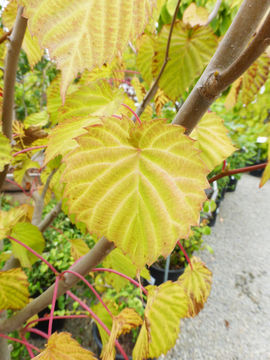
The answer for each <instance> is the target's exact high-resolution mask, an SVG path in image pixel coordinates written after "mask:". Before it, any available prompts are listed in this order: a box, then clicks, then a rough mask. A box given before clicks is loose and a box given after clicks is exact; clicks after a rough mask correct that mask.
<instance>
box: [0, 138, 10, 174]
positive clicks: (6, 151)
mask: <svg viewBox="0 0 270 360" xmlns="http://www.w3.org/2000/svg"><path fill="white" fill-rule="evenodd" d="M11 160H12V156H11V146H10V142H9V140H8V138H7V137H6V136H5V135H3V134H2V133H0V171H3V169H4V167H5V165H7V164H9V163H10V162H11Z"/></svg>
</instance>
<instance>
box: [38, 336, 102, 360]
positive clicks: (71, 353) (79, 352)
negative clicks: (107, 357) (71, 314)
mask: <svg viewBox="0 0 270 360" xmlns="http://www.w3.org/2000/svg"><path fill="white" fill-rule="evenodd" d="M33 360H97V358H96V357H95V355H94V354H93V353H92V352H91V351H89V350H86V349H84V348H82V347H81V346H80V344H79V343H78V342H77V341H76V340H74V339H72V337H71V334H69V333H67V332H61V333H59V334H58V333H57V332H55V333H53V334H52V335H51V336H50V337H49V340H48V343H47V344H46V348H45V350H43V351H42V352H41V353H40V354H39V355H37V356H36V357H34V359H33Z"/></svg>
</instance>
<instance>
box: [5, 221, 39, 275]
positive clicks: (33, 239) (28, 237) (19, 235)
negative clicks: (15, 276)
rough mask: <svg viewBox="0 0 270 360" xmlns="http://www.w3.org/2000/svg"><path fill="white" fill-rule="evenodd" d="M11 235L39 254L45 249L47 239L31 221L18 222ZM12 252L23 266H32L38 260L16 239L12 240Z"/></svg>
mask: <svg viewBox="0 0 270 360" xmlns="http://www.w3.org/2000/svg"><path fill="white" fill-rule="evenodd" d="M11 236H12V237H14V238H15V239H16V240H19V241H21V242H22V243H24V244H25V245H28V246H29V247H31V248H32V249H33V250H35V251H36V252H37V253H39V254H41V253H42V251H43V249H44V246H45V240H44V238H43V236H42V233H41V232H40V231H39V229H38V228H37V227H36V226H34V225H32V224H30V223H17V224H16V225H15V226H14V227H13V229H12V233H11ZM12 252H13V255H14V256H15V258H17V259H19V261H20V263H21V266H22V267H28V268H30V267H31V265H32V264H34V262H36V261H37V260H38V258H37V257H36V256H35V255H33V254H32V253H31V252H30V251H28V250H27V249H25V248H24V247H23V246H22V245H20V244H18V243H16V242H15V241H12Z"/></svg>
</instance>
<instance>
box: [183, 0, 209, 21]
mask: <svg viewBox="0 0 270 360" xmlns="http://www.w3.org/2000/svg"><path fill="white" fill-rule="evenodd" d="M207 20H208V11H207V10H206V9H205V8H203V7H197V6H196V4H195V3H191V4H190V5H189V6H188V7H187V8H186V10H185V11H184V14H183V22H184V24H186V25H190V26H191V27H195V26H196V25H200V26H203V25H205V24H206V23H207Z"/></svg>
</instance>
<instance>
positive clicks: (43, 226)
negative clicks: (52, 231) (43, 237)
mask: <svg viewBox="0 0 270 360" xmlns="http://www.w3.org/2000/svg"><path fill="white" fill-rule="evenodd" d="M61 208H62V200H61V201H59V202H58V203H57V204H56V205H55V207H54V208H53V209H52V210H51V211H50V212H49V213H48V214H47V215H46V216H45V218H44V219H43V220H42V221H41V223H40V224H39V225H38V228H39V230H40V231H41V232H43V231H45V230H46V229H47V227H48V226H50V224H51V223H52V222H53V220H54V219H55V218H56V217H57V215H58V214H59V213H60V211H61Z"/></svg>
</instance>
